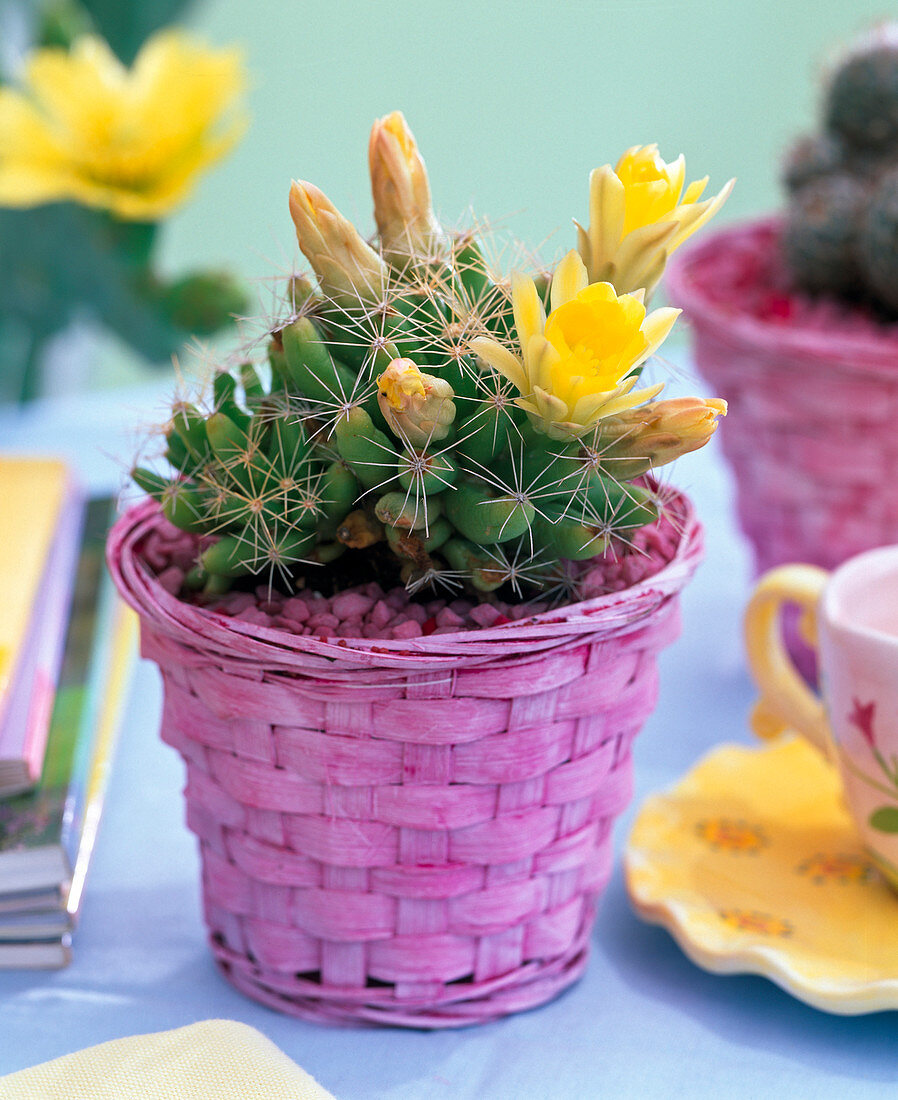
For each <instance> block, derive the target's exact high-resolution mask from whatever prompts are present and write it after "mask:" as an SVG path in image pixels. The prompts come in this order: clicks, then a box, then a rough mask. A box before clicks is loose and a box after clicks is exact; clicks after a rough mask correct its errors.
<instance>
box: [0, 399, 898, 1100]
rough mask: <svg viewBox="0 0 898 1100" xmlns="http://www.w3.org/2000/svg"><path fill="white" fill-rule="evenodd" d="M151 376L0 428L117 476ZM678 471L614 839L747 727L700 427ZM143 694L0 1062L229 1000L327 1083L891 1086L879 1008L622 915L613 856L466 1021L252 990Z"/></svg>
mask: <svg viewBox="0 0 898 1100" xmlns="http://www.w3.org/2000/svg"><path fill="white" fill-rule="evenodd" d="M690 388H692V389H697V388H699V387H697V386H696V385H695V384H694V383H693V384H692V385H691V387H690ZM167 393H168V386H167V385H166V386H161V385H152V386H148V387H144V388H141V389H140V390H135V391H126V392H124V393H121V392H119V393H114V394H106V395H101V396H96V395H91V396H85V397H79V398H77V399H71V398H70V399H66V400H65V401H52V400H49V401H44V402H41V403H38V404H37V405H35V406H33V407H31V408H30V409H28V410H27V411H25V412H24V413H20V412H18V411H17V410H13V409H6V410H4V409H0V449H2V450H9V451H13V452H22V453H36V452H53V453H56V454H59V455H62V456H63V457H67V458H68V459H69V460H70V461H71V462H72V463H73V464H74V466H75V467H76V468H77V469H79V470H80V471H81V475H82V477H83V479H84V480H85V481H86V483H87V484H88V485H89V487H90V488H91V489H93V490H96V491H100V490H110V489H113V490H115V489H117V488H119V487H121V486H122V485H124V484H125V481H126V470H127V466H128V463H129V461H130V459H131V457H132V456H133V454H134V453H135V450H136V447H137V444H138V442H139V432H140V430H141V426H143V425H147V424H150V423H152V422H153V421H155V420H161V419H164V401H165V395H166V394H167ZM724 429H725V425H724ZM674 480H675V481H676V483H677V484H678V485H679V486H680V487H681V488H683V489H685V490H686V491H687V492H689V493H690V494H691V496H692V497H693V499H694V501H695V503H696V505H697V508H698V511H699V514H700V516H701V517H702V518H703V520H704V522H705V524H706V529H707V554H706V560H705V563H704V564H703V566H702V567H701V568H700V570H699V572H698V574H697V576H696V578H695V580H694V581H693V582H692V584H691V586H690V587H689V588H688V589H687V591H686V593H685V595H684V597H683V601H682V603H683V621H684V628H683V635H682V637H681V638H680V640H679V641H678V642H677V643H676V644H675V645H673V646H672V647H671V648H670V649H668V650H667V651H666V652H665V653H664V654H663V656H662V658H661V697H660V702H659V705H658V707H657V710H656V711H655V713H654V715H653V716H652V717H651V719H650V720H649V722H648V723H647V724H646V726H645V728H644V730H643V731H642V733H641V734H640V736H639V737H638V738H637V742H636V748H635V767H636V796H635V799H634V801H633V804H632V805H631V808H630V810H629V812H628V813H627V814H625V815H624V817H623V818H622V819H621V820H620V821H619V822H618V825H617V828H616V832H615V839H616V848H617V852H618V855H619V854H620V851H621V850H622V848H623V846H624V843H625V840H626V836H627V832H628V829H629V826H630V824H631V823H632V820H633V817H634V814H635V812H636V810H637V808H638V805H639V803H640V802H641V800H642V799H643V798H644V797H645V796H646V795H647V794H648V793H650V792H651V791H653V790H657V789H659V788H664V787H669V786H670V785H671V784H672V783H674V782H675V781H676V780H677V779H678V778H679V777H680V776H681V775H682V774H683V773H684V772H685V771H686V770H688V768H689V767H690V766H691V765H692V764H693V763H694V762H695V761H696V760H697V759H698V758H699V757H700V756H701V755H703V754H704V753H705V752H706V751H707V750H708V749H709V748H711V747H712V746H713V745H715V744H716V743H718V742H720V741H741V742H745V743H748V742H749V741H750V734H749V733H748V731H747V728H746V715H747V712H748V708H749V706H750V702H751V698H752V689H751V686H750V684H749V681H748V678H747V674H746V672H745V667H744V662H743V657H742V649H741V641H740V625H739V624H740V617H741V612H742V608H743V606H744V602H745V599H746V595H747V592H748V587H749V583H750V581H749V577H750V566H749V557H748V553H747V550H746V547H745V545H744V543H743V541H742V540H741V538H740V536H739V534H738V532H737V530H736V528H735V525H734V520H733V513H732V486H731V482H730V479H729V475H728V472H727V471H726V468H725V467H724V465H723V463H722V460H721V457H720V453H719V450H718V448H717V446H716V440H715V441H713V442H712V445H711V446H710V447H708V448H706V449H705V450H704V451H702V452H700V453H698V454H695V455H692V456H690V457H689V458H687V459H686V460H684V461H683V462H681V463H680V464H679V465H678V467H677V469H676V470H675V474H674ZM159 711H160V685H159V679H158V675H157V672H156V669H155V667H154V666H152V665H150V664H149V663H148V662H141V663H140V665H139V666H138V668H137V671H136V674H135V678H134V683H133V689H132V692H131V696H130V701H129V705H128V710H127V714H126V718H125V725H124V729H123V736H122V740H121V744H120V747H119V750H118V755H117V759H116V763H115V770H114V774H113V778H112V782H111V786H110V790H109V795H108V799H107V803H106V809H105V814H104V818H103V822H102V827H101V831H100V836H99V841H98V845H97V849H96V853H95V860H94V863H93V866H92V868H91V873H90V878H89V880H88V887H87V895H86V899H85V902H84V907H83V911H82V917H81V925H80V927H79V929H78V931H77V933H76V935H75V941H74V961H73V962H72V964H71V966H70V967H68V968H67V969H66V970H63V971H58V972H48V973H43V972H27V971H23V972H0V1074H2V1073H7V1072H10V1071H12V1070H15V1069H20V1068H23V1067H25V1066H29V1065H34V1064H36V1063H38V1062H41V1061H44V1060H46V1059H48V1058H53V1057H56V1056H58V1055H61V1054H64V1053H67V1052H69V1051H71V1050H76V1049H79V1048H81V1047H85V1046H88V1045H91V1044H94V1043H99V1042H102V1041H104V1040H107V1039H112V1038H117V1037H119V1036H122V1035H130V1034H136V1033H140V1032H150V1031H161V1030H165V1029H167V1028H173V1027H179V1026H182V1025H185V1024H189V1023H191V1022H193V1021H195V1020H201V1019H208V1018H213V1017H225V1018H230V1019H235V1020H242V1021H244V1022H246V1023H248V1024H251V1025H253V1026H254V1027H256V1028H258V1029H259V1030H260V1031H262V1032H263V1033H264V1034H266V1035H267V1036H268V1037H269V1038H270V1039H271V1040H272V1041H273V1042H275V1043H276V1044H277V1045H278V1046H280V1047H281V1048H282V1049H283V1050H284V1051H285V1052H286V1053H287V1054H288V1055H290V1056H291V1057H292V1058H293V1059H294V1060H295V1061H296V1062H298V1063H299V1064H300V1065H302V1066H303V1067H304V1068H305V1069H306V1070H308V1071H309V1072H310V1073H312V1074H313V1075H314V1076H315V1077H317V1078H318V1080H320V1081H321V1083H322V1084H324V1085H325V1086H326V1087H328V1088H329V1089H330V1090H331V1091H332V1092H333V1093H334V1094H335V1096H337V1097H338V1098H339V1100H362V1098H364V1100H413V1098H425V1097H426V1098H428V1100H439V1098H441V1097H452V1098H456V1100H468V1098H470V1100H505V1098H514V1100H518V1098H526V1097H552V1098H555V1097H558V1098H568V1097H570V1098H577V1100H581V1098H591V1097H599V1096H603V1097H609V1096H610V1097H629V1096H634V1097H637V1096H638V1097H648V1096H651V1097H655V1096H658V1097H667V1096H675V1095H682V1096H686V1097H689V1098H693V1097H706V1096H707V1097H717V1096H722V1095H726V1096H727V1097H730V1098H741V1097H767V1096H773V1095H787V1096H789V1097H790V1098H801V1097H822V1096H833V1097H839V1098H853V1097H867V1096H883V1095H889V1096H894V1095H895V1084H896V1082H898V1041H896V1040H898V1016H896V1015H895V1013H893V1012H879V1013H875V1014H872V1015H867V1016H858V1017H840V1016H833V1015H828V1014H826V1013H823V1012H820V1011H817V1010H815V1009H812V1008H809V1007H807V1006H806V1005H804V1004H801V1003H800V1002H798V1001H796V1000H794V999H793V998H792V997H790V996H789V995H788V994H786V993H785V992H783V991H782V990H780V989H779V988H777V987H776V986H775V985H773V984H772V983H771V982H769V981H767V980H765V979H764V978H761V977H755V976H742V975H740V976H728V977H720V976H715V975H712V974H708V973H706V972H704V971H703V970H701V969H699V968H698V967H696V966H694V965H693V964H692V963H691V962H690V961H689V960H688V959H687V958H686V957H685V956H684V955H683V954H682V953H681V951H680V950H679V949H678V947H677V946H676V944H675V943H674V941H673V940H672V938H671V937H670V936H669V934H668V933H667V932H666V931H664V930H663V929H660V928H656V927H652V926H649V925H647V924H644V923H642V922H641V921H640V920H639V919H638V918H637V917H636V916H635V915H634V914H633V912H632V910H631V908H630V905H629V902H628V899H627V896H626V890H625V887H624V883H623V876H622V873H621V869H620V861H619V859H618V866H617V869H616V871H615V873H614V875H613V878H612V880H611V883H610V885H609V887H608V890H607V892H606V894H605V896H604V898H603V901H602V906H601V910H600V914H599V917H598V921H597V923H596V927H595V932H594V935H593V941H592V958H591V961H590V964H589V967H588V970H587V972H586V975H585V977H584V978H583V979H582V980H581V981H580V982H579V983H578V984H577V985H576V986H574V987H573V988H572V989H571V990H569V991H568V992H567V993H565V994H564V995H563V996H561V997H560V998H558V999H557V1000H556V1001H554V1002H552V1003H551V1004H548V1005H545V1006H543V1007H542V1008H539V1009H536V1010H534V1011H531V1012H527V1013H523V1014H521V1015H518V1016H514V1017H511V1018H507V1019H505V1020H502V1021H499V1022H497V1023H492V1024H487V1025H482V1026H479V1027H474V1028H468V1029H465V1030H462V1031H455V1032H452V1031H450V1032H414V1031H402V1030H366V1029H354V1028H353V1029H345V1030H343V1029H330V1028H325V1027H321V1026H318V1025H314V1024H308V1023H304V1022H301V1021H297V1020H293V1019H291V1018H288V1017H286V1016H282V1015H279V1014H277V1013H275V1012H273V1011H270V1010H268V1009H266V1008H263V1007H261V1006H258V1005H256V1004H255V1003H253V1002H251V1001H249V1000H247V999H245V998H244V997H243V996H242V995H240V994H239V993H237V992H236V991H235V990H233V989H232V988H231V986H229V985H228V984H227V983H226V982H225V981H224V979H222V978H221V977H220V976H219V974H218V972H217V971H216V969H215V967H214V966H213V963H212V960H211V956H210V954H209V952H208V951H207V949H206V944H205V938H204V931H203V924H202V917H201V913H200V900H199V888H198V884H199V873H198V860H197V851H196V845H195V842H194V839H193V837H192V836H191V835H190V834H189V833H188V831H187V829H186V827H185V825H184V813H183V806H182V803H181V794H180V792H181V787H182V784H183V771H182V765H181V761H180V759H179V758H178V757H177V755H176V754H175V753H174V752H173V751H172V750H171V749H168V748H167V747H165V746H164V745H162V743H161V742H160V741H159V739H158V735H157V723H158V719H159ZM896 934H898V933H896ZM0 1093H2V1086H0Z"/></svg>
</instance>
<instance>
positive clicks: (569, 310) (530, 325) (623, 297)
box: [470, 251, 680, 439]
mask: <svg viewBox="0 0 898 1100" xmlns="http://www.w3.org/2000/svg"><path fill="white" fill-rule="evenodd" d="M512 298H513V304H514V317H515V327H516V329H517V336H518V341H519V343H520V348H521V357H520V358H519V357H518V356H516V355H514V354H512V352H511V351H509V350H508V348H506V347H504V346H503V345H502V344H500V343H498V342H497V341H496V340H493V339H491V338H489V337H485V336H480V337H477V338H476V339H474V340H472V341H471V344H470V347H471V350H472V351H473V352H474V353H475V355H478V356H480V358H481V359H483V360H485V361H486V362H487V363H489V364H490V365H491V366H493V367H494V368H495V369H496V370H497V371H499V372H500V373H501V374H503V375H505V377H506V378H508V379H509V380H510V381H511V382H512V383H513V384H514V385H515V386H516V387H517V388H518V390H519V391H520V393H521V396H520V397H519V398H517V399H516V404H517V405H519V406H520V407H521V408H522V409H524V410H525V411H526V412H527V413H528V414H529V416H530V420H531V423H533V425H534V427H535V428H537V430H539V431H541V432H544V433H545V434H546V435H548V436H550V437H552V438H554V439H575V438H578V437H579V436H582V435H583V434H584V433H585V432H587V431H589V430H590V429H591V428H592V427H594V425H595V424H596V423H598V421H599V420H601V419H603V418H604V417H608V416H613V415H615V414H616V413H619V412H622V411H623V410H625V409H629V408H632V407H633V406H635V405H640V404H642V403H643V402H645V401H648V400H650V399H651V398H652V397H655V396H656V395H657V394H658V393H659V392H660V391H661V389H662V388H663V383H661V384H658V385H655V386H649V387H647V388H645V389H642V390H634V388H633V387H634V386H635V385H636V382H637V375H636V374H635V373H634V372H635V370H636V368H637V367H638V366H640V365H641V364H642V363H644V362H645V360H646V359H648V358H649V356H650V355H652V354H654V352H655V351H656V349H657V348H658V347H659V345H660V344H661V343H662V341H663V340H664V339H665V337H666V336H667V334H668V332H670V329H671V326H672V325H673V323H674V321H675V320H676V318H677V316H678V315H679V312H680V311H679V310H678V309H669V308H664V309H656V310H654V311H653V312H652V313H649V314H646V309H645V305H644V303H643V294H642V292H641V291H639V292H637V293H635V294H620V295H618V294H617V293H616V292H615V289H614V287H613V286H612V285H611V284H610V283H593V284H592V285H589V281H588V277H587V273H586V267H585V265H584V264H583V261H582V260H581V259H580V257H579V256H578V255H577V253H576V252H574V251H571V252H569V253H568V254H567V256H565V258H564V259H563V260H562V261H561V263H560V264H559V265H558V267H557V269H556V271H555V274H554V277H553V279H552V287H551V306H552V309H551V312H550V313H549V316H548V318H547V317H546V312H545V309H544V308H543V304H542V301H541V300H540V297H539V294H538V292H537V289H536V285H535V283H534V282H533V280H532V279H530V278H529V277H528V276H526V275H517V276H515V278H514V280H513V283H512Z"/></svg>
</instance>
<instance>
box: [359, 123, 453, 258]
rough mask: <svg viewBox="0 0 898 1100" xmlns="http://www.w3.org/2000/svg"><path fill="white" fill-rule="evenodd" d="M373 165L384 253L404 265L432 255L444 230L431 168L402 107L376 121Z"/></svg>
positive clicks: (373, 187) (371, 149) (370, 159)
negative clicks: (430, 178) (438, 216)
mask: <svg viewBox="0 0 898 1100" xmlns="http://www.w3.org/2000/svg"><path fill="white" fill-rule="evenodd" d="M368 167H369V169H370V172H371V191H372V194H373V196H374V219H375V221H376V222H377V230H378V233H379V234H380V240H381V245H382V247H383V252H384V255H385V256H386V257H387V258H388V259H392V260H394V261H397V262H398V263H399V264H403V263H407V262H408V260H409V258H410V257H416V258H426V257H428V256H429V255H430V254H431V253H432V252H433V251H434V249H435V246H436V245H437V244H438V242H439V240H440V238H441V235H442V233H441V230H440V225H439V223H438V222H437V219H436V217H435V215H434V212H433V207H432V205H431V198H430V182H429V181H428V179H427V169H426V168H425V166H424V161H423V159H422V157H421V154H420V153H419V152H418V146H417V144H416V143H415V138H414V135H413V134H412V132H411V130H410V129H409V128H408V123H407V122H406V121H405V118H404V117H403V115H402V113H401V111H393V113H392V114H389V115H387V116H386V118H381V119H378V120H377V122H375V123H374V126H373V127H372V129H371V138H370V141H369V143H368Z"/></svg>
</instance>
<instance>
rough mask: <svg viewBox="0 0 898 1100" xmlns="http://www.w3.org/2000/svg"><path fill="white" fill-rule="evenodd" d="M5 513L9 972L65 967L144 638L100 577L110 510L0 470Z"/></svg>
mask: <svg viewBox="0 0 898 1100" xmlns="http://www.w3.org/2000/svg"><path fill="white" fill-rule="evenodd" d="M0 500H2V501H3V513H4V518H3V524H2V529H3V537H2V539H0V585H2V589H0V590H2V592H3V597H2V599H0V968H2V967H55V966H64V965H66V964H67V963H68V962H69V960H70V958H71V933H72V930H73V928H74V926H75V923H76V920H77V917H78V912H79V909H80V905H81V899H82V896H83V890H84V882H85V876H86V873H87V868H88V864H89V862H90V858H91V854H92V851H93V848H94V841H95V838H96V835H97V826H98V823H99V818H100V811H101V808H102V804H103V798H104V795H105V791H106V785H107V780H108V777H109V769H110V764H111V760H112V753H113V749H114V745H115V741H116V737H117V734H118V729H119V724H120V718H121V712H122V708H123V704H124V700H125V694H126V690H127V685H128V680H129V676H130V667H131V663H132V660H133V654H134V651H135V644H134V642H135V634H136V624H135V620H134V617H133V615H132V613H131V612H129V611H127V610H126V609H125V608H124V606H123V605H122V604H121V603H120V602H119V600H118V598H117V597H116V596H115V595H114V592H113V588H112V585H111V582H110V580H109V579H108V576H107V574H106V571H105V565H104V558H103V552H104V545H105V538H106V532H107V530H108V527H109V524H110V522H111V519H112V515H113V508H112V502H111V501H110V500H108V499H106V500H93V501H89V502H88V501H85V499H84V497H83V496H82V495H81V494H80V493H79V492H78V491H77V489H76V487H75V486H74V485H73V483H72V480H71V478H70V476H69V474H68V472H67V471H66V469H65V467H64V466H62V465H61V464H60V463H57V462H53V461H45V460H36V459H11V458H2V457H0Z"/></svg>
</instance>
